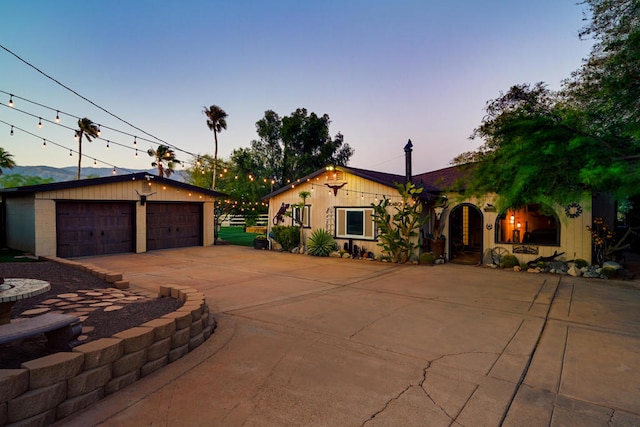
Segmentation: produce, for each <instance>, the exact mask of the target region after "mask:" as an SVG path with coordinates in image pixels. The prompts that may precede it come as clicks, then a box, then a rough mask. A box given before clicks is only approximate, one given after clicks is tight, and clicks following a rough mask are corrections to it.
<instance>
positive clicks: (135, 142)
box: [133, 136, 138, 146]
mask: <svg viewBox="0 0 640 427" xmlns="http://www.w3.org/2000/svg"><path fill="white" fill-rule="evenodd" d="M137 139H138V137H137V136H134V137H133V145H134V146H135V145H137V144H138V141H137Z"/></svg>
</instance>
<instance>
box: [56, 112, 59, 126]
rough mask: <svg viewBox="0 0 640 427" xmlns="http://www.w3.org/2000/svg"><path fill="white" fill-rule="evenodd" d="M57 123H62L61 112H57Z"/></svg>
mask: <svg viewBox="0 0 640 427" xmlns="http://www.w3.org/2000/svg"><path fill="white" fill-rule="evenodd" d="M56 123H60V111H56Z"/></svg>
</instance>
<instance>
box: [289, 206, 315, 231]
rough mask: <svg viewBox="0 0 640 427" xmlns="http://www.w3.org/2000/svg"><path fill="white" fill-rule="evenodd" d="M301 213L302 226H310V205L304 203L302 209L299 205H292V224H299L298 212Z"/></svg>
mask: <svg viewBox="0 0 640 427" xmlns="http://www.w3.org/2000/svg"><path fill="white" fill-rule="evenodd" d="M301 213H302V214H303V217H302V227H303V228H311V205H304V211H303V209H301V208H300V206H294V207H293V210H292V217H293V219H292V221H293V224H292V225H300V222H299V219H300V214H301Z"/></svg>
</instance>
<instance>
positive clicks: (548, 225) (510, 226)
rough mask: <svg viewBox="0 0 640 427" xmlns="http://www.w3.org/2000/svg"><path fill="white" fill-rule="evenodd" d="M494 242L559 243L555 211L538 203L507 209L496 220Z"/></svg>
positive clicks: (558, 225) (556, 244)
mask: <svg viewBox="0 0 640 427" xmlns="http://www.w3.org/2000/svg"><path fill="white" fill-rule="evenodd" d="M496 242H498V243H523V244H531V245H552V246H558V245H560V223H559V222H558V218H557V217H556V215H555V213H554V212H553V211H552V210H551V209H549V208H547V207H545V206H543V205H539V204H529V205H526V206H524V207H522V208H520V209H511V208H510V209H507V210H506V211H505V212H503V213H502V214H501V215H500V216H498V219H497V221H496Z"/></svg>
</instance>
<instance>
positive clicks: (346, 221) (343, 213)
mask: <svg viewBox="0 0 640 427" xmlns="http://www.w3.org/2000/svg"><path fill="white" fill-rule="evenodd" d="M335 219H336V224H335V226H336V231H335V235H336V238H340V239H360V240H374V239H375V226H374V223H373V208H361V207H354V208H336V215H335Z"/></svg>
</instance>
